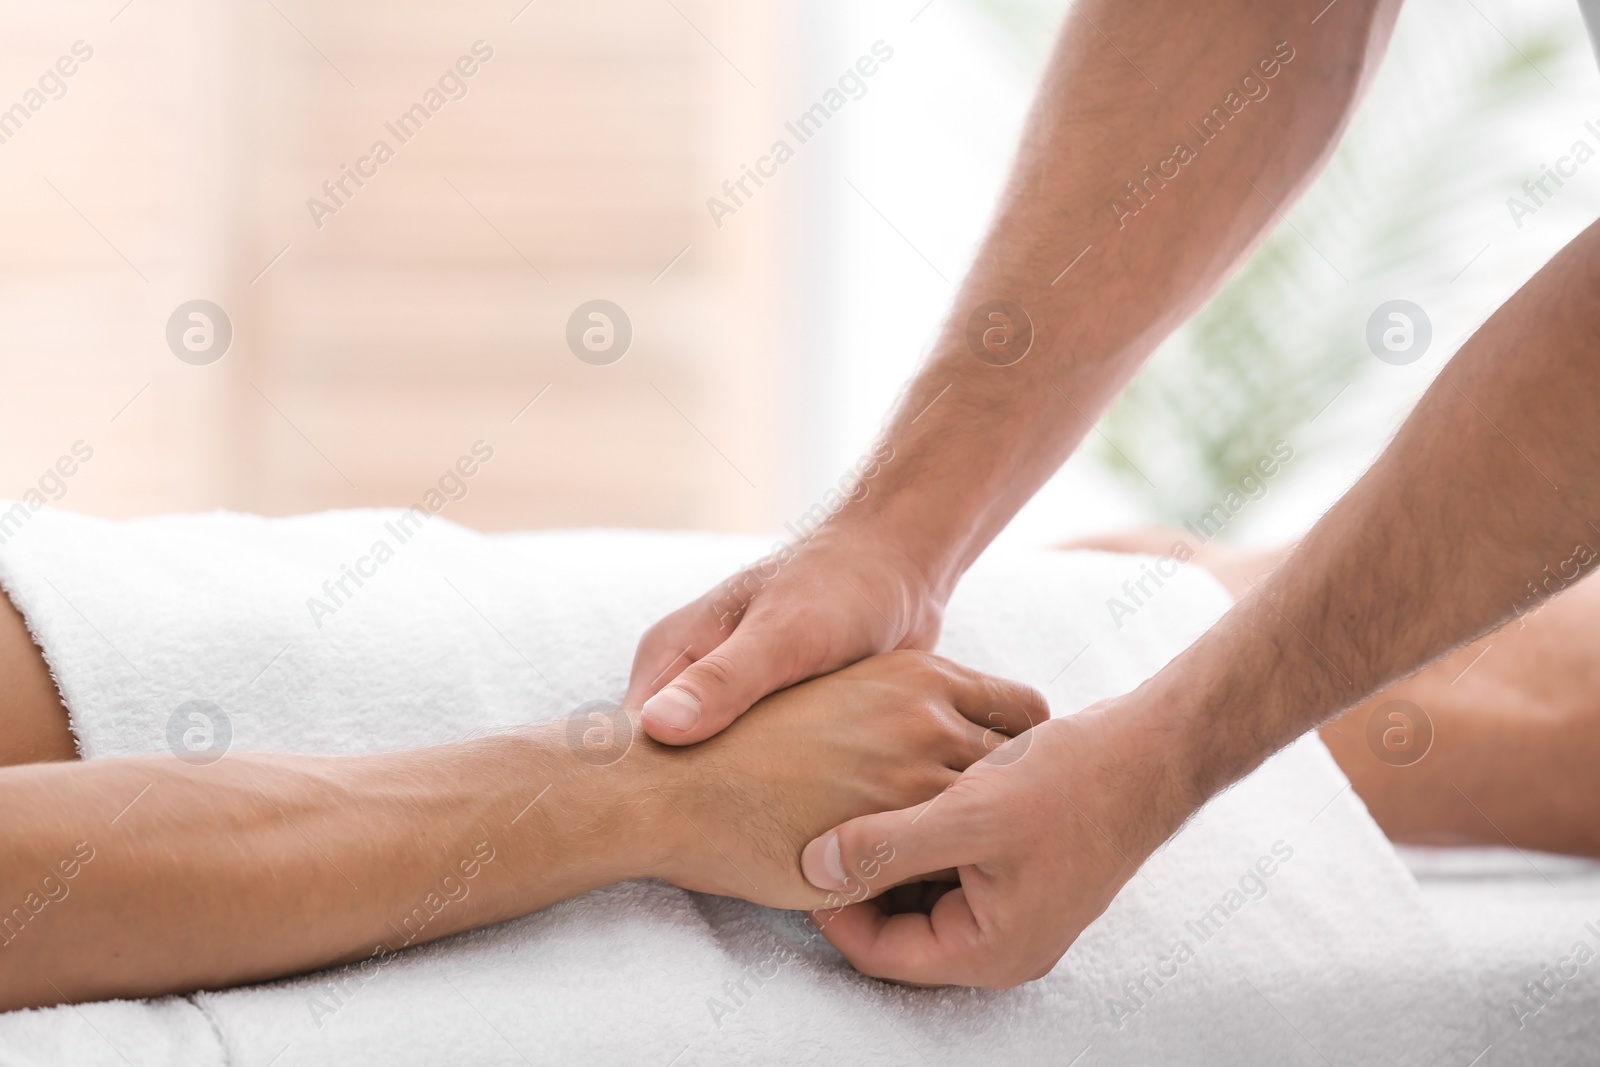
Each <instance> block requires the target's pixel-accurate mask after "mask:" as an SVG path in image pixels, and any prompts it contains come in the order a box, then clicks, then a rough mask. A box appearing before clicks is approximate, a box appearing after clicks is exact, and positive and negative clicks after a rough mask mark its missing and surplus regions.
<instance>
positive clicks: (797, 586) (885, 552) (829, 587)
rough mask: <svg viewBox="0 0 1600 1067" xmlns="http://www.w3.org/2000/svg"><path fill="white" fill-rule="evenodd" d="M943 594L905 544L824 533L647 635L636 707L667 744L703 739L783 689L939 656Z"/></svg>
mask: <svg viewBox="0 0 1600 1067" xmlns="http://www.w3.org/2000/svg"><path fill="white" fill-rule="evenodd" d="M785 556H788V558H787V560H786V561H785ZM945 595H947V594H939V593H936V592H935V591H934V590H933V589H932V588H931V586H930V581H929V579H928V577H927V576H926V575H925V573H924V572H923V570H922V569H921V568H920V567H919V566H918V565H917V563H916V562H915V561H914V559H913V556H912V550H911V549H909V548H908V547H907V545H906V543H905V542H904V541H903V540H901V541H899V542H897V543H891V542H890V541H888V540H887V539H883V538H879V537H877V536H875V535H872V534H869V533H867V532H865V531H863V530H862V529H861V528H860V527H859V526H857V527H852V528H851V529H850V530H849V531H846V530H845V529H844V528H842V527H841V526H839V525H838V524H833V525H829V526H825V527H824V528H823V529H821V530H819V531H818V532H817V533H816V534H815V535H814V536H812V537H811V539H810V540H808V541H806V542H805V543H803V544H801V545H799V546H797V547H794V548H784V549H782V550H781V552H780V553H778V554H775V555H774V556H771V557H768V558H767V559H766V560H763V561H762V562H761V563H758V564H755V565H753V566H751V567H749V568H747V569H746V570H744V571H742V572H741V573H739V574H736V575H734V576H733V577H732V578H730V579H728V580H727V581H726V582H723V583H722V584H720V585H718V586H716V587H714V588H713V589H711V590H710V591H709V592H707V593H706V594H705V595H704V596H702V597H700V598H699V599H698V600H695V601H692V602H691V603H689V604H688V605H686V606H684V607H682V608H679V609H678V610H677V611H675V612H673V613H672V614H671V615H668V616H667V617H666V618H664V619H662V620H661V621H660V622H658V623H656V624H655V625H654V626H652V627H651V628H650V629H649V630H647V631H646V632H645V635H644V637H643V639H641V640H640V642H639V648H638V651H637V652H636V653H635V654H634V660H633V676H632V679H631V680H630V682H629V685H628V694H627V698H626V703H627V705H628V706H629V707H640V706H641V705H643V711H644V727H645V730H646V731H647V732H648V733H649V734H650V736H651V737H653V738H655V739H656V740H657V741H661V742H663V743H665V744H669V745H686V744H692V743H694V742H697V741H701V740H704V739H705V738H707V737H710V736H712V735H713V734H715V733H717V732H718V731H719V730H721V729H722V728H723V727H725V726H727V725H728V724H729V723H730V722H732V721H733V720H734V719H736V718H738V717H739V716H740V715H742V714H744V712H745V709H747V708H749V707H750V705H752V704H754V703H755V702H756V701H758V700H760V699H761V698H762V697H764V696H766V695H767V694H768V693H772V692H775V691H777V690H779V689H782V688H784V687H785V686H790V685H793V684H795V683H796V682H801V681H804V680H805V679H807V678H814V677H816V676H817V675H821V674H826V673H827V672H829V671H833V670H838V669H839V668H840V667H845V666H848V665H849V664H851V663H854V662H855V661H857V660H859V659H863V658H865V657H867V656H872V655H876V654H877V653H880V652H888V651H891V650H893V649H901V648H920V649H928V648H932V647H933V644H934V642H935V641H936V640H937V639H938V636H939V626H940V622H941V620H942V617H943V613H944V596H945Z"/></svg>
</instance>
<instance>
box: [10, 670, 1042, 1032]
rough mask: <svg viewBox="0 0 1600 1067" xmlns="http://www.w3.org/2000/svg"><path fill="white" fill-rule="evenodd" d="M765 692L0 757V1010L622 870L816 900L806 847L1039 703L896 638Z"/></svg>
mask: <svg viewBox="0 0 1600 1067" xmlns="http://www.w3.org/2000/svg"><path fill="white" fill-rule="evenodd" d="M766 704H767V710H766V712H765V713H764V714H761V715H753V716H750V717H748V718H747V719H745V720H743V721H742V722H741V723H739V724H738V726H737V727H736V728H734V729H731V730H729V731H727V732H726V733H725V734H723V735H721V736H719V737H717V738H715V739H714V740H712V741H708V742H706V743H705V744H703V745H699V746H696V747H694V748H692V749H689V750H687V751H678V752H670V751H668V750H666V749H663V748H661V747H659V746H657V745H656V744H655V743H654V742H652V741H650V740H649V739H648V738H647V737H645V736H644V734H643V733H642V732H641V731H638V730H637V729H635V730H634V731H633V734H634V737H635V740H634V742H633V744H632V745H631V747H628V748H627V749H626V752H625V754H623V755H621V756H620V758H617V759H616V760H615V762H610V763H604V762H601V760H602V759H604V758H609V757H601V756H597V755H596V754H595V753H594V752H593V751H591V750H588V749H586V748H584V747H583V745H582V744H576V743H572V742H569V736H570V735H569V732H568V729H567V723H566V722H565V721H562V722H557V723H554V724H547V725H542V726H537V727H528V728H525V729H522V730H519V731H517V732H516V733H512V734H506V735H501V736H496V737H492V738H487V739H483V740H476V741H471V742H464V743H459V744H451V745H441V746H435V747H431V748H423V749H415V750H411V751H405V752H395V753H390V754H384V755H374V756H346V757H326V756H300V755H277V754H262V753H246V754H229V755H228V756H227V757H226V758H224V759H222V760H221V761H220V762H218V763H215V764H212V765H209V766H204V767H197V766H191V765H188V764H185V763H183V762H181V761H179V760H177V759H175V758H172V757H170V756H162V757H136V758H123V759H108V760H102V761H91V762H87V763H57V764H32V765H28V766H20V767H10V768H5V769H3V770H0V811H4V812H6V813H7V815H6V819H5V820H4V822H3V824H0V909H3V910H0V1010H8V1009H12V1008H19V1007H24V1006H32V1005H43V1004H53V1003H58V1002H61V1001H76V1000H89V999H96V998H105V997H129V996H142V995H150V994H159V993H170V992H175V991H183V990H192V989H195V988H199V987H215V986H226V985H232V984H236V983H240V982H247V981H252V980H257V979H264V978H270V977H274V976H280V975H286V974H292V973H296V972H300V971H305V970H309V969H313V968H317V967H321V966H325V965H328V964H334V963H340V962H348V961H353V960H358V959H361V958H364V957H366V956H369V955H372V954H374V953H377V952H381V951H385V950H393V949H398V948H401V947H404V946H406V945H409V944H416V943H420V942H424V941H430V940H433V939H435V938H438V937H442V936H444V935H447V934H451V933H455V932H457V931H460V930H465V929H469V928H471V927H476V926H482V925H484V924H486V923H492V922H496V921H498V920H502V919H507V918H511V917H513V916H517V915H521V914H524V913H526V912H530V911H533V910H535V909H538V908H541V907H544V906H545V905H547V904H550V903H553V902H555V901H558V900H562V899H564V898H566V897H570V896H573V895H575V894H578V893H582V892H585V891H587V890H590V889H593V888H596V887H598V886H603V885H606V884H609V883H611V882H616V881H621V880H624V879H630V878H639V877H648V876H656V877H661V878H666V879H668V880H670V881H673V882H675V883H677V884H680V885H683V886H685V887H688V888H693V889H699V890H704V891H708V892H714V893H723V894H728V895H737V896H742V897H747V898H750V899H753V900H757V901H760V902H762V903H767V904H771V905H775V906H780V907H817V906H819V905H820V904H823V903H826V901H825V900H824V895H823V894H822V893H820V892H818V891H817V890H815V889H813V888H811V887H810V886H809V885H807V884H806V882H805V880H804V879H803V878H802V877H801V875H800V870H799V862H798V857H799V853H800V848H801V846H802V845H803V844H804V843H805V841H806V840H808V839H809V838H810V837H812V836H814V835H816V834H817V833H819V832H821V831H822V830H824V829H826V828H827V827H829V826H831V825H833V824H835V823H837V822H840V821H843V820H844V819H847V818H851V817H853V816H857V815H863V814H866V813H868V812H870V811H879V810H884V809H893V808H897V807H903V806H905V805H907V804H910V803H916V802H919V801H922V800H926V799H928V798H929V797H930V796H932V795H933V794H935V793H937V792H939V791H940V790H941V789H943V788H945V787H946V786H948V785H949V784H950V783H951V782H953V781H954V780H955V779H956V777H957V776H958V774H959V772H960V771H961V770H962V769H964V768H965V767H966V766H967V765H968V764H970V763H972V762H973V761H974V760H976V759H978V758H980V757H981V756H982V755H984V753H985V752H987V751H988V750H989V749H990V748H992V747H993V744H992V743H987V742H989V734H988V729H992V728H996V727H998V728H1002V729H1005V730H1007V731H1009V732H1019V731H1020V730H1023V729H1026V728H1027V727H1028V726H1029V725H1030V723H1031V722H1032V721H1038V720H1041V719H1042V718H1043V717H1044V715H1045V710H1044V706H1043V703H1042V701H1041V700H1040V699H1039V698H1038V697H1037V695H1035V694H1033V693H1032V692H1031V691H1029V690H1026V689H1024V688H1022V687H1018V686H1013V685H1010V684H1009V683H1004V682H999V681H996V680H992V679H987V678H985V677H983V676H981V675H978V674H975V673H973V672H970V671H967V670H965V669H962V668H958V667H955V666H953V665H951V664H947V663H944V662H943V661H938V660H934V659H932V658H929V657H923V656H920V655H918V654H912V653H901V654H895V655H890V656H884V657H879V658H878V659H876V660H869V661H865V662H863V663H861V664H858V665H857V666H855V667H852V668H851V669H849V670H848V671H842V672H840V673H839V674H836V675H832V676H829V677H827V678H821V679H818V680H816V681H814V682H811V683H807V684H806V685H803V686H798V687H795V688H793V689H789V690H785V691H783V692H781V693H777V694H775V695H773V696H772V697H770V698H769V699H768V700H767V701H766ZM958 709H959V710H958ZM977 723H982V724H983V725H982V726H980V725H977ZM879 859H880V860H882V859H884V857H881V856H880V857H879Z"/></svg>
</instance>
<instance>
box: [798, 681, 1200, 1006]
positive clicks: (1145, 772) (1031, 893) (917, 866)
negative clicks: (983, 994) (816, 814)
mask: <svg viewBox="0 0 1600 1067" xmlns="http://www.w3.org/2000/svg"><path fill="white" fill-rule="evenodd" d="M1129 704H1130V700H1129V698H1123V699H1122V700H1119V701H1113V702H1109V703H1104V704H1100V705H1096V706H1095V707H1092V708H1090V709H1088V710H1086V711H1083V712H1080V713H1079V714H1077V715H1073V716H1069V717H1066V718H1061V719H1052V720H1050V721H1049V722H1046V723H1043V724H1042V725H1040V726H1037V727H1035V728H1034V729H1033V730H1031V731H1029V732H1028V733H1027V734H1024V735H1022V736H1020V737H1017V738H1014V739H1012V740H1011V741H1008V742H1006V743H1005V744H1004V745H1002V746H1001V747H1000V748H998V749H996V750H995V752H994V753H992V754H991V755H989V756H988V757H986V758H985V759H984V760H983V761H981V762H979V763H976V764H974V765H973V766H971V767H970V768H968V769H967V771H966V772H965V773H964V774H962V775H961V776H960V778H959V779H957V780H956V782H955V784H954V785H952V786H951V788H950V789H949V790H947V791H946V792H944V793H942V794H940V795H939V796H937V797H935V798H933V799H932V800H930V801H929V802H927V803H924V804H918V805H915V806H912V807H907V808H904V809H902V810H899V811H890V812H884V813H881V814H874V815H866V816H863V817H861V818H858V819H854V820H851V821H850V822H847V823H845V824H844V825H842V826H840V827H839V828H838V830H837V831H836V832H832V833H828V834H824V835H822V836H821V837H819V838H817V839H816V840H814V841H812V842H811V843H810V844H809V845H808V846H806V849H805V853H804V860H803V865H804V869H805V873H806V877H807V878H808V879H809V880H810V881H811V882H812V883H813V884H815V885H816V886H818V887H819V888H823V889H827V890H830V891H832V892H835V893H837V894H839V895H840V897H842V898H845V899H848V900H850V901H853V903H847V904H845V905H844V906H843V907H842V908H838V909H836V910H822V911H815V912H813V913H812V918H813V921H814V922H815V923H816V925H817V927H818V928H819V929H820V930H821V931H822V934H823V936H824V937H826V938H827V939H828V940H829V941H830V942H831V943H832V944H833V946H834V947H835V948H837V949H838V950H839V951H840V952H841V953H842V954H843V955H844V957H845V958H846V959H847V960H849V961H850V962H851V963H852V964H854V965H855V967H856V968H857V969H858V970H860V971H862V972H863V973H865V974H869V975H873V976H876V977H879V978H887V979H892V980H895V981H901V982H908V983H913V984H918V985H947V984H948V985H971V986H986V987H991V988H1007V987H1010V986H1014V985H1018V984H1020V983H1022V982H1026V981H1030V980H1032V979H1035V978H1039V977H1042V976H1043V975H1045V974H1047V973H1048V972H1049V971H1050V970H1051V968H1053V967H1054V966H1055V964H1056V962H1057V961H1058V960H1060V958H1061V956H1062V955H1063V954H1064V953H1065V952H1066V951H1067V949H1068V947H1069V946H1071V944H1072V943H1073V941H1074V940H1076V939H1077V937H1078V935H1079V934H1080V933H1081V932H1082V931H1083V929H1084V927H1086V926H1088V925H1089V923H1091V922H1093V921H1094V919H1095V918H1096V917H1097V916H1098V915H1099V914H1100V913H1101V912H1102V911H1104V910H1105V908H1106V906H1107V905H1108V904H1109V903H1110V902H1111V899H1112V897H1114V896H1115V895H1116V893H1117V891H1118V890H1119V889H1120V888H1121V887H1122V886H1123V884H1124V883H1126V882H1127V881H1128V879H1129V878H1131V877H1132V876H1133V874H1134V872H1135V871H1136V870H1137V869H1138V866H1139V865H1140V864H1142V863H1143V862H1144V861H1145V860H1146V859H1147V858H1148V857H1149V856H1150V854H1151V853H1152V852H1154V851H1155V849H1156V848H1157V847H1158V846H1159V845H1160V844H1161V842H1163V841H1164V840H1166V839H1167V838H1168V837H1169V836H1171V834H1172V833H1174V832H1175V831H1176V830H1177V828H1178V827H1179V826H1180V825H1182V823H1183V821H1184V820H1185V819H1186V818H1187V817H1188V816H1189V815H1190V814H1192V813H1193V811H1194V808H1195V807H1196V806H1197V804H1195V803H1193V802H1191V801H1190V800H1188V799H1186V797H1187V796H1189V795H1191V794H1189V793H1188V792H1187V791H1186V790H1184V789H1183V788H1180V785H1179V783H1180V782H1181V781H1182V779H1181V777H1180V776H1179V775H1177V774H1176V773H1175V772H1176V767H1175V766H1174V764H1173V763H1172V762H1170V761H1168V760H1166V759H1165V758H1164V757H1163V753H1164V752H1165V751H1167V750H1169V749H1171V748H1172V745H1171V743H1170V742H1169V741H1168V740H1167V738H1166V737H1165V735H1164V734H1165V732H1164V731H1163V730H1161V729H1158V728H1153V727H1151V726H1147V725H1145V722H1146V721H1147V720H1146V719H1145V718H1144V715H1143V713H1142V712H1140V711H1138V710H1136V709H1135V708H1133V707H1131V706H1129ZM885 855H889V856H892V857H893V859H892V861H891V862H888V863H884V862H881V861H882V857H883V856H885ZM952 870H953V871H954V872H955V875H956V876H958V877H959V879H960V884H959V886H957V887H953V888H951V889H950V890H949V891H948V892H945V893H944V894H943V895H942V896H937V899H936V901H935V902H934V903H933V905H932V908H931V911H919V910H912V911H901V912H900V913H898V914H895V912H896V911H897V910H898V909H896V908H894V907H889V906H885V900H886V899H889V898H883V899H868V898H877V897H878V895H879V894H880V893H882V892H883V891H884V890H885V889H888V888H890V887H891V886H893V885H896V884H898V883H902V882H905V881H906V880H908V879H914V878H921V877H923V876H932V878H933V879H934V880H937V879H939V878H946V879H948V878H949V877H950V874H949V873H943V874H941V873H938V872H950V871H952Z"/></svg>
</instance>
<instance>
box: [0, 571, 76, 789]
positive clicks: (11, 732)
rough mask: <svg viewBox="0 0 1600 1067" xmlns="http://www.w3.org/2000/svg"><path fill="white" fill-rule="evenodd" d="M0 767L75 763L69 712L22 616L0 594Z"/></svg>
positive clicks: (74, 744) (8, 600) (74, 745)
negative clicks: (1, 684)
mask: <svg viewBox="0 0 1600 1067" xmlns="http://www.w3.org/2000/svg"><path fill="white" fill-rule="evenodd" d="M0 678H3V679H5V685H4V686H3V687H0V724H4V726H3V728H0V767H9V766H11V765H12V764H15V763H40V762H44V761H47V760H69V759H77V758H78V746H77V743H76V742H75V741H74V740H73V739H72V730H71V728H70V727H69V726H68V725H67V709H66V707H65V706H63V705H62V703H61V696H60V694H59V693H57V692H56V684H55V682H54V680H52V679H51V677H50V668H49V667H48V666H46V665H45V662H44V656H42V655H40V653H39V646H38V645H35V644H34V643H33V637H32V635H31V634H29V633H28V624H27V623H26V622H24V621H23V618H22V613H21V612H19V611H17V609H16V607H15V606H13V605H12V603H11V598H10V597H8V596H6V595H4V594H3V593H0Z"/></svg>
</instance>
